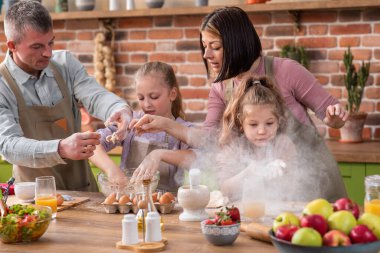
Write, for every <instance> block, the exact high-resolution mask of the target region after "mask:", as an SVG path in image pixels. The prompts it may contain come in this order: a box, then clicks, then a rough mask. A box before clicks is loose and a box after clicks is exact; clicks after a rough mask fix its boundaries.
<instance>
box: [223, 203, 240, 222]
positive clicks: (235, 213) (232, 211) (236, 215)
mask: <svg viewBox="0 0 380 253" xmlns="http://www.w3.org/2000/svg"><path fill="white" fill-rule="evenodd" d="M226 209H227V214H228V215H229V216H230V217H231V219H232V220H233V221H235V222H240V212H239V209H238V208H237V207H234V206H232V207H226Z"/></svg>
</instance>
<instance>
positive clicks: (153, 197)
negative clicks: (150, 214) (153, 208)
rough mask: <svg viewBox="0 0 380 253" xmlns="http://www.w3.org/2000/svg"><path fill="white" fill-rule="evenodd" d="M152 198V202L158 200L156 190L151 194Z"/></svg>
mask: <svg viewBox="0 0 380 253" xmlns="http://www.w3.org/2000/svg"><path fill="white" fill-rule="evenodd" d="M152 200H153V202H154V203H156V202H158V193H157V192H155V193H153V194H152Z"/></svg>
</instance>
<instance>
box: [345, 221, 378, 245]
mask: <svg viewBox="0 0 380 253" xmlns="http://www.w3.org/2000/svg"><path fill="white" fill-rule="evenodd" d="M349 236H350V238H351V242H352V243H370V242H374V241H377V237H376V235H375V234H374V233H373V232H372V231H371V230H370V229H369V228H368V227H367V226H366V225H357V226H355V227H354V228H353V229H352V230H351V232H350V234H349Z"/></svg>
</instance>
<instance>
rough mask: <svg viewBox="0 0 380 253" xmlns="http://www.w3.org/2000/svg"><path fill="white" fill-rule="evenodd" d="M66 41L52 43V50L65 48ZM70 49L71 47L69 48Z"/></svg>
mask: <svg viewBox="0 0 380 253" xmlns="http://www.w3.org/2000/svg"><path fill="white" fill-rule="evenodd" d="M67 48H68V47H67V43H65V42H64V43H57V42H56V43H54V50H65V49H67ZM70 50H71V49H70Z"/></svg>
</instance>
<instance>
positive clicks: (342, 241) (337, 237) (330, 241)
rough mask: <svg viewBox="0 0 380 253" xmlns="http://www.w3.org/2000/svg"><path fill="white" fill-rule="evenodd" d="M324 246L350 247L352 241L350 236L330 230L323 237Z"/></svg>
mask: <svg viewBox="0 0 380 253" xmlns="http://www.w3.org/2000/svg"><path fill="white" fill-rule="evenodd" d="M323 245H325V246H333V247H336V246H348V245H351V240H350V237H348V235H346V234H345V233H343V232H342V231H339V230H330V231H329V232H327V233H326V234H325V235H324V236H323Z"/></svg>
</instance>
